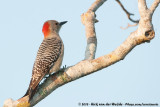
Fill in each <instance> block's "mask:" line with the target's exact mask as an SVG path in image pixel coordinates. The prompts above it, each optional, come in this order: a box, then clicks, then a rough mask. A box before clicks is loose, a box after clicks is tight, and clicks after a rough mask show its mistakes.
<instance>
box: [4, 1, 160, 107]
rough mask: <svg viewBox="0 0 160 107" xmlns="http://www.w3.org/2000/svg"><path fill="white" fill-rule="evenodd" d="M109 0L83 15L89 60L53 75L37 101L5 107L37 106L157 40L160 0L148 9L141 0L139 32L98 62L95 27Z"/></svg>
mask: <svg viewBox="0 0 160 107" xmlns="http://www.w3.org/2000/svg"><path fill="white" fill-rule="evenodd" d="M105 1H106V0H96V1H95V2H94V3H93V4H92V5H91V7H90V8H89V10H88V11H87V12H86V13H83V14H82V15H81V21H82V23H83V24H84V25H85V30H86V38H87V42H88V43H87V46H86V53H85V60H82V61H80V62H79V63H77V64H75V65H74V66H71V67H68V68H65V69H62V70H60V72H57V73H55V74H54V75H51V76H49V77H48V78H47V79H46V80H45V81H44V82H43V83H42V84H41V85H40V86H39V88H38V90H37V92H36V94H35V95H34V97H33V99H32V100H31V101H30V105H29V104H28V103H26V102H28V96H25V97H23V98H21V99H19V100H17V101H13V100H11V99H8V100H6V101H5V103H4V106H3V107H16V106H18V105H19V107H20V106H21V107H27V106H34V105H35V104H37V103H38V102H40V101H41V100H42V99H44V98H45V97H46V96H48V95H49V94H50V93H51V92H53V91H54V90H55V89H57V88H58V87H60V86H62V85H64V84H66V83H68V82H71V81H73V80H76V79H78V78H81V77H83V76H86V75H88V74H91V73H93V72H96V71H98V70H100V69H103V68H105V67H107V66H110V65H112V64H114V63H116V62H118V61H120V60H123V59H124V58H125V56H126V55H127V54H128V53H129V52H130V51H131V50H132V49H133V48H134V47H135V46H137V45H139V44H142V43H145V42H148V41H150V40H151V39H153V38H154V36H155V32H154V29H153V25H152V22H151V21H152V14H153V12H154V11H155V9H156V7H157V6H158V4H159V3H160V0H155V1H154V3H153V4H152V6H151V7H150V8H149V9H148V8H147V5H146V1H145V0H138V8H139V12H140V22H139V26H138V28H137V30H136V31H134V32H132V33H131V34H130V35H129V37H128V38H127V39H126V40H125V41H124V42H123V43H122V44H121V45H120V46H119V47H117V48H116V49H115V50H114V51H112V52H111V53H109V54H107V55H104V56H101V57H99V58H96V59H95V52H96V47H97V39H96V33H95V27H94V24H95V22H97V19H96V18H95V17H96V15H95V11H96V10H97V9H98V8H99V7H100V6H101V5H102V4H103V3H104V2H105Z"/></svg>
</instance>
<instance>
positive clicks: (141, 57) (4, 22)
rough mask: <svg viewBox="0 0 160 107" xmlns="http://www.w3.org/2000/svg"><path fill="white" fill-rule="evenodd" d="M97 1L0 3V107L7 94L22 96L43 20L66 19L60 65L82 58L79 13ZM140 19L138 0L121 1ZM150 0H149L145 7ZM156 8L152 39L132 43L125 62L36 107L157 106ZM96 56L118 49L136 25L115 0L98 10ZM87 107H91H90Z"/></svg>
mask: <svg viewBox="0 0 160 107" xmlns="http://www.w3.org/2000/svg"><path fill="white" fill-rule="evenodd" d="M94 1H95V0H63V1H62V0H26V1H22V0H1V1H0V34H1V35H0V37H1V39H0V50H1V51H0V69H1V75H0V84H1V88H0V106H2V105H3V103H4V101H5V100H6V99H8V98H12V99H14V100H17V99H19V98H20V97H22V96H23V95H24V94H25V92H26V90H27V88H28V85H29V82H30V78H31V73H32V67H33V63H34V60H35V57H36V53H37V51H38V48H39V45H40V44H41V42H42V40H43V34H42V26H43V23H44V22H45V21H46V20H51V19H54V20H58V21H68V23H67V24H65V25H64V26H63V27H62V29H61V31H60V36H61V38H62V39H63V42H64V46H65V52H64V53H65V54H64V60H63V64H62V65H67V66H71V65H75V64H76V63H78V62H79V61H81V60H83V59H84V53H85V47H86V38H85V28H84V26H83V25H82V23H81V20H80V15H81V14H82V13H84V12H86V11H87V10H88V8H89V7H90V6H91V4H92V3H93V2H94ZM121 1H122V3H123V4H124V6H125V7H126V8H127V10H128V11H129V12H131V13H134V14H135V16H133V18H134V19H139V12H138V5H137V1H138V0H121ZM152 2H153V0H147V4H148V6H150V5H151V4H152ZM159 13H160V6H159V7H158V8H157V9H156V11H155V13H154V15H153V26H154V29H155V33H156V35H155V38H154V39H153V40H152V41H151V42H150V43H145V44H141V45H139V46H137V47H135V48H134V49H133V50H132V51H131V52H130V53H129V54H128V55H127V56H126V57H125V59H124V60H122V61H120V62H118V63H116V64H114V65H112V66H109V67H107V68H105V69H103V70H100V71H98V72H96V73H93V74H91V75H88V76H85V77H83V78H80V79H78V80H75V81H73V82H70V83H68V84H66V85H64V86H62V87H60V88H58V89H56V90H55V91H54V92H52V93H51V94H50V95H49V96H48V97H46V98H45V99H44V100H42V101H41V102H39V103H38V104H37V105H36V106H35V107H79V105H78V103H92V102H93V103H120V102H121V103H159V105H160V94H159V90H160V83H159V82H160V68H159V66H160V65H159V63H160V49H159V46H160V14H159ZM96 15H97V19H98V20H99V23H96V25H95V27H96V34H97V39H98V46H97V52H96V58H97V57H99V56H102V55H105V54H108V53H110V52H111V51H113V50H114V49H115V48H116V47H118V46H119V45H120V44H121V43H122V42H123V41H124V40H125V39H126V38H127V37H128V36H129V35H130V33H131V32H133V31H135V30H136V29H137V27H131V28H128V29H127V30H122V29H120V27H121V26H122V27H126V26H127V24H128V23H130V24H133V23H132V22H130V21H129V20H128V19H127V16H126V14H125V13H124V12H123V11H122V9H121V8H120V6H119V5H118V4H117V2H115V0H107V2H105V4H104V5H102V6H101V7H100V8H99V9H98V11H97V12H96ZM89 107H91V106H89Z"/></svg>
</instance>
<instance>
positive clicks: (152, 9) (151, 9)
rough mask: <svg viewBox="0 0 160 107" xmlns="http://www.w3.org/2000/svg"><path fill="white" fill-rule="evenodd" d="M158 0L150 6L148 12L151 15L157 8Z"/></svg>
mask: <svg viewBox="0 0 160 107" xmlns="http://www.w3.org/2000/svg"><path fill="white" fill-rule="evenodd" d="M159 3H160V0H155V1H154V3H153V4H152V6H151V7H150V11H151V13H152V14H153V13H154V11H155V9H156V8H157V6H158V5H159Z"/></svg>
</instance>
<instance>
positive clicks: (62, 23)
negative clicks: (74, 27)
mask: <svg viewBox="0 0 160 107" xmlns="http://www.w3.org/2000/svg"><path fill="white" fill-rule="evenodd" d="M65 23H67V21H63V22H60V23H59V25H60V26H62V25H64V24H65Z"/></svg>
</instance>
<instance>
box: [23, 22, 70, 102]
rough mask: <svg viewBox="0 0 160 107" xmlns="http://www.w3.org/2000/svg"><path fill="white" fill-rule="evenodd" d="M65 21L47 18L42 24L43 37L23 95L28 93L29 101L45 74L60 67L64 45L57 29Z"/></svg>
mask: <svg viewBox="0 0 160 107" xmlns="http://www.w3.org/2000/svg"><path fill="white" fill-rule="evenodd" d="M66 22H67V21H64V22H57V21H56V20H48V21H46V22H45V23H44V25H43V28H42V32H43V34H44V39H43V42H42V43H41V45H40V47H39V50H38V52H37V57H36V60H35V62H34V65H33V69H32V77H31V81H30V84H29V88H28V90H27V92H26V94H25V95H24V96H26V95H29V101H30V100H31V99H32V97H33V95H34V94H35V92H36V91H37V88H38V85H39V83H40V81H41V80H42V79H43V78H44V77H45V76H46V75H48V74H52V73H54V72H57V71H58V70H59V69H60V66H61V64H62V60H63V54H64V45H63V41H62V40H61V38H60V36H59V30H60V28H61V26H62V25H63V24H65V23H66ZM51 69H52V71H51Z"/></svg>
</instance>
